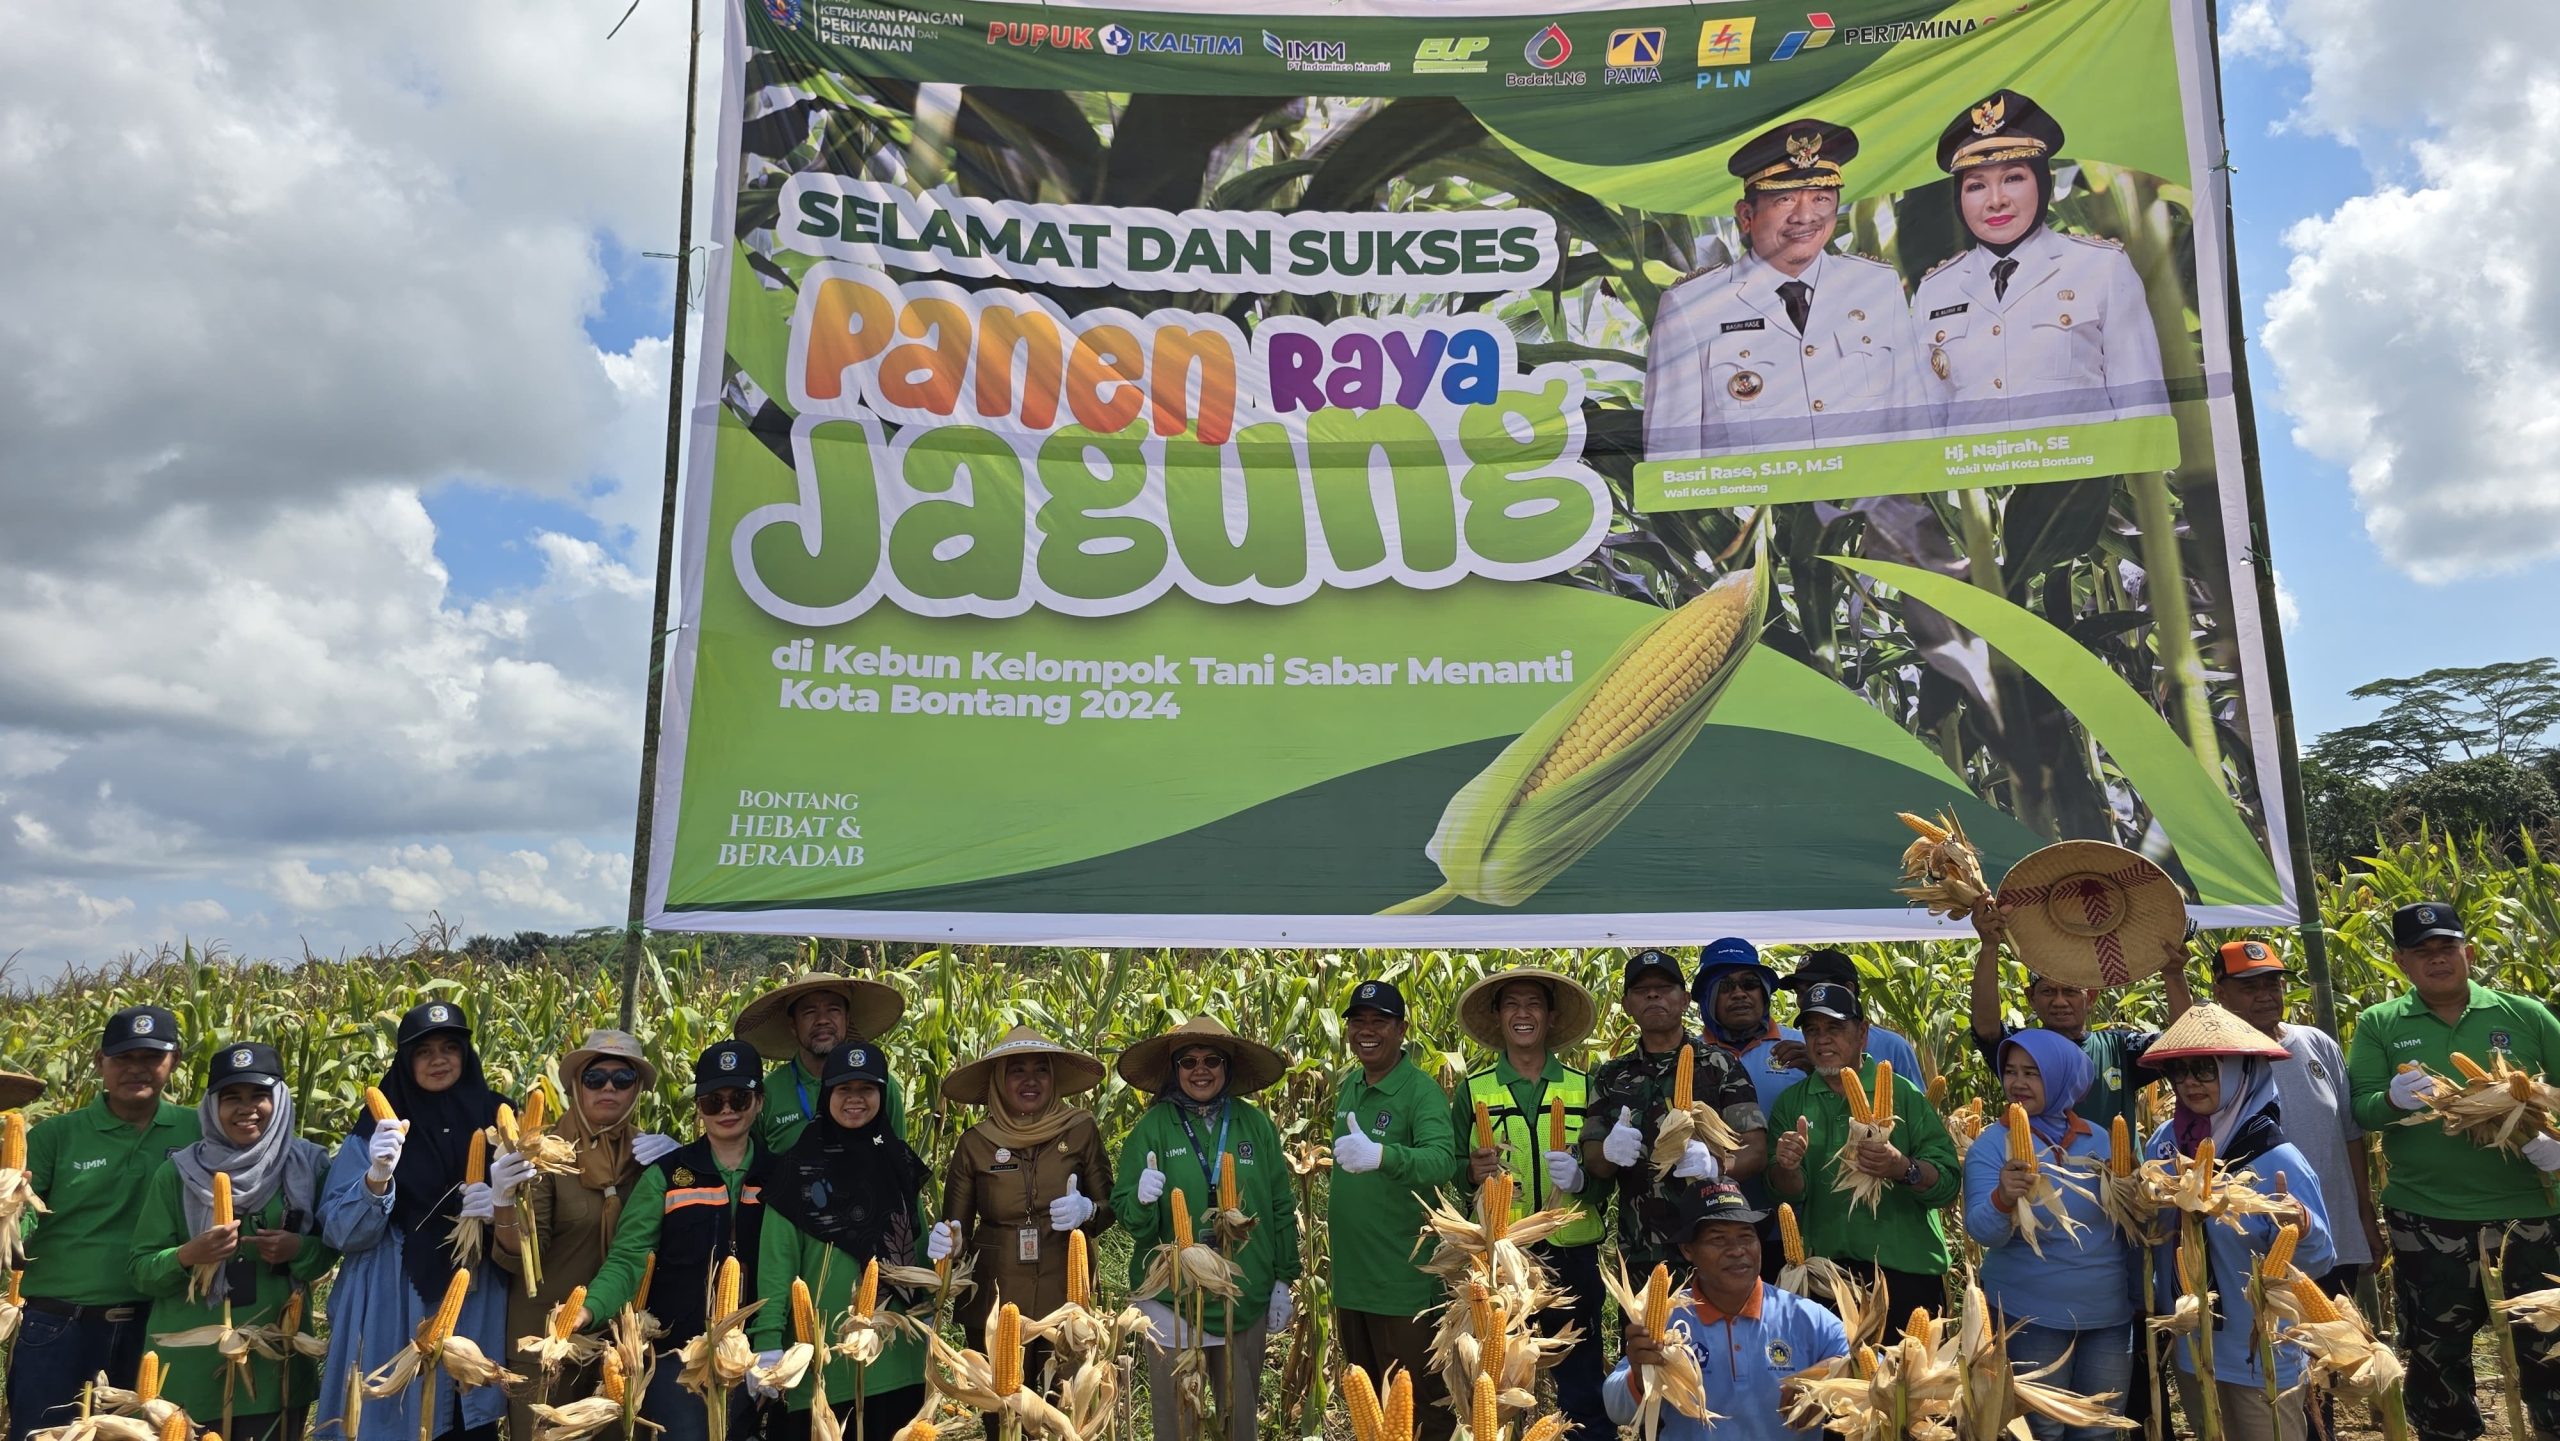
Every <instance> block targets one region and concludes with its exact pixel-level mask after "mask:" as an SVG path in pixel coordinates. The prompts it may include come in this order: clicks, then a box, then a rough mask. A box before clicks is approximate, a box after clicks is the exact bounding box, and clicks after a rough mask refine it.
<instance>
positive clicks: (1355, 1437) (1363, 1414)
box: [1342, 1366, 1387, 1441]
mask: <svg viewBox="0 0 2560 1441" xmlns="http://www.w3.org/2000/svg"><path fill="white" fill-rule="evenodd" d="M1342 1400H1343V1406H1344V1409H1346V1410H1348V1411H1349V1412H1350V1413H1351V1441H1379V1437H1378V1433H1379V1432H1380V1431H1381V1430H1382V1429H1384V1427H1385V1425H1386V1419H1387V1416H1386V1411H1385V1409H1384V1408H1383V1407H1381V1406H1379V1404H1378V1388H1377V1387H1376V1386H1374V1385H1372V1384H1371V1383H1370V1381H1369V1373H1368V1372H1366V1371H1363V1370H1361V1369H1360V1368H1359V1367H1357V1366H1345V1367H1344V1368H1342Z"/></svg>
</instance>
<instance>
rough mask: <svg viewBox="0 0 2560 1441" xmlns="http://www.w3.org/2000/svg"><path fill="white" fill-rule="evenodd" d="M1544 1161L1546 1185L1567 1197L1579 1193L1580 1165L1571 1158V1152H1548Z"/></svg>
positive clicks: (1580, 1182)
mask: <svg viewBox="0 0 2560 1441" xmlns="http://www.w3.org/2000/svg"><path fill="white" fill-rule="evenodd" d="M1546 1159H1547V1184H1549V1185H1551V1186H1553V1187H1555V1188H1556V1189H1557V1190H1559V1191H1562V1192H1564V1193H1565V1194H1566V1195H1568V1196H1570V1195H1574V1194H1576V1193H1578V1192H1579V1191H1581V1189H1582V1163H1581V1162H1580V1161H1577V1160H1575V1159H1574V1158H1573V1153H1572V1152H1571V1151H1549V1152H1547V1154H1546Z"/></svg>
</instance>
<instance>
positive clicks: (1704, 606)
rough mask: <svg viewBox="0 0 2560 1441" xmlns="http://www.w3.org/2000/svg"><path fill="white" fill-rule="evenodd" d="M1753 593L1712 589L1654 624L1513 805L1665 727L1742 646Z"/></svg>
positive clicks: (1542, 761)
mask: <svg viewBox="0 0 2560 1441" xmlns="http://www.w3.org/2000/svg"><path fill="white" fill-rule="evenodd" d="M1746 574H1747V573H1746ZM1754 594H1755V592H1754V588H1753V587H1752V586H1750V585H1747V584H1745V585H1733V584H1726V585H1717V586H1715V587H1714V588H1712V589H1710V590H1708V591H1707V592H1706V593H1705V594H1703V595H1700V596H1698V597H1696V598H1694V599H1692V600H1690V601H1689V602H1688V603H1687V604H1685V605H1682V606H1681V607H1680V608H1679V609H1678V610H1675V611H1673V612H1671V614H1670V615H1668V616H1667V617H1665V618H1664V619H1663V620H1662V621H1661V622H1660V623H1659V624H1657V625H1655V627H1654V628H1653V631H1652V633H1651V634H1649V635H1647V636H1646V637H1645V638H1644V640H1643V641H1642V642H1641V643H1639V644H1638V645H1637V646H1636V648H1635V650H1634V651H1633V652H1632V653H1630V654H1629V655H1628V656H1627V658H1626V659H1625V660H1623V661H1620V662H1619V663H1618V664H1617V665H1616V666H1614V667H1612V668H1611V669H1610V671H1609V675H1608V678H1607V679H1605V680H1603V681H1602V682H1601V683H1600V685H1599V687H1598V688H1597V689H1595V690H1593V691H1592V692H1591V696H1590V699H1588V700H1587V701H1585V702H1584V703H1583V707H1582V710H1581V712H1580V713H1579V714H1577V715H1576V716H1574V718H1573V720H1572V722H1571V723H1570V724H1568V725H1567V726H1566V727H1565V728H1564V733H1563V734H1562V735H1559V736H1557V737H1556V743H1555V744H1554V745H1552V746H1550V747H1548V748H1547V753H1546V755H1545V756H1544V757H1542V758H1541V759H1540V760H1539V762H1538V765H1537V769H1535V770H1533V771H1531V772H1530V773H1529V779H1528V783H1527V784H1525V785H1523V786H1522V787H1521V788H1520V797H1519V798H1520V800H1527V799H1528V798H1529V797H1531V796H1533V795H1536V794H1537V793H1538V792H1539V791H1542V790H1545V789H1546V788H1547V787H1549V786H1552V785H1556V784H1559V783H1561V782H1563V781H1565V780H1567V779H1570V778H1571V777H1573V776H1576V775H1579V774H1581V773H1582V772H1583V771H1585V770H1588V769H1589V768H1591V767H1592V766H1595V765H1598V764H1599V763H1600V762H1602V761H1604V760H1607V759H1608V758H1609V757H1610V756H1613V755H1615V754H1617V753H1618V752H1619V751H1622V750H1624V749H1626V748H1627V747H1628V746H1630V745H1632V744H1634V743H1635V742H1636V740H1637V739H1638V738H1639V737H1641V736H1643V735H1644V734H1645V732H1647V731H1649V730H1652V729H1653V728H1654V727H1656V726H1659V725H1661V724H1663V723H1664V722H1666V721H1668V720H1670V719H1671V716H1672V713H1673V712H1675V711H1677V710H1679V709H1680V707H1681V705H1682V704H1683V703H1684V702H1686V701H1687V700H1688V699H1689V698H1690V697H1691V696H1693V695H1695V694H1697V693H1698V691H1700V690H1701V689H1703V688H1704V687H1705V686H1706V684H1707V680H1708V677H1710V676H1712V675H1714V674H1715V671H1716V668H1717V666H1718V665H1720V664H1722V663H1723V661H1724V660H1725V659H1726V658H1727V657H1728V656H1729V655H1731V653H1732V652H1733V650H1734V648H1735V646H1736V645H1737V644H1740V643H1744V642H1745V641H1746V639H1747V638H1746V637H1745V636H1744V635H1743V633H1742V624H1743V619H1744V618H1745V617H1746V616H1748V615H1749V614H1750V613H1751V604H1752V600H1753V598H1754ZM1514 804H1517V802H1514Z"/></svg>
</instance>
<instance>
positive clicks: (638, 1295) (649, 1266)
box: [631, 1251, 738, 1311]
mask: <svg viewBox="0 0 2560 1441" xmlns="http://www.w3.org/2000/svg"><path fill="white" fill-rule="evenodd" d="M729 1259H730V1260H731V1261H735V1260H737V1259H738V1258H737V1257H735V1256H732V1257H730V1258H729ZM657 1279H658V1253H657V1252H655V1251H652V1252H650V1253H649V1256H648V1259H646V1260H644V1261H642V1262H641V1263H640V1285H639V1286H638V1288H636V1289H635V1290H633V1291H632V1293H631V1307H632V1309H633V1310H635V1311H646V1310H648V1309H649V1284H650V1283H651V1282H653V1281H655V1280H657ZM730 1309H731V1310H733V1311H734V1310H736V1309H737V1308H736V1307H734V1306H732V1307H730Z"/></svg>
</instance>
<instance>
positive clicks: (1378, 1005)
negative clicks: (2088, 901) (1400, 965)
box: [1342, 981, 1405, 1021]
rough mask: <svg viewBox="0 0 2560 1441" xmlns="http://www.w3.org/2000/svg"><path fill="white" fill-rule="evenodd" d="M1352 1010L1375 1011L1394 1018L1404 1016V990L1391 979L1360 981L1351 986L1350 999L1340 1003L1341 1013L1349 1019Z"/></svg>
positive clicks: (1401, 1018) (1400, 1018) (1399, 1018)
mask: <svg viewBox="0 0 2560 1441" xmlns="http://www.w3.org/2000/svg"><path fill="white" fill-rule="evenodd" d="M1354 1011H1375V1012H1377V1013H1378V1014H1379V1015H1382V1016H1391V1017H1393V1018H1395V1019H1396V1020H1399V1021H1401V1020H1403V1019H1404V1018H1405V1008H1404V992H1402V991H1399V990H1397V989H1396V983H1395V982H1393V981H1362V982H1361V983H1360V984H1358V985H1356V986H1354V987H1352V988H1351V999H1350V1000H1348V1001H1345V1002H1343V1003H1342V1015H1343V1018H1344V1019H1345V1020H1348V1019H1350V1017H1351V1013H1352V1012H1354Z"/></svg>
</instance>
